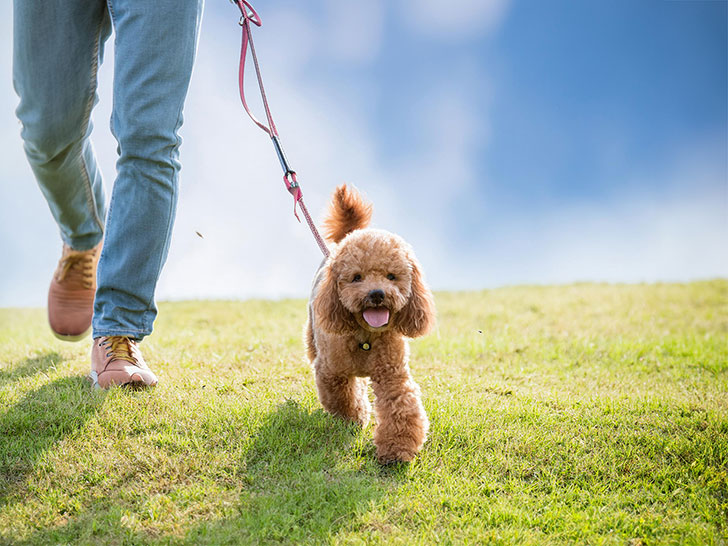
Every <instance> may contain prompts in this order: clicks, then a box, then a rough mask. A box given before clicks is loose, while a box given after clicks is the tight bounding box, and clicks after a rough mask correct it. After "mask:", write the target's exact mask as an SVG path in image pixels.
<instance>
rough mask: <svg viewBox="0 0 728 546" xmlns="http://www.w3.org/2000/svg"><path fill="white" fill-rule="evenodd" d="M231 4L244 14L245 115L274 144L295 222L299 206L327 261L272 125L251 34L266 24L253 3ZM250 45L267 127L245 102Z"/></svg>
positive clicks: (241, 78)
mask: <svg viewBox="0 0 728 546" xmlns="http://www.w3.org/2000/svg"><path fill="white" fill-rule="evenodd" d="M231 2H233V3H234V4H235V5H236V6H238V8H239V9H240V13H241V14H242V15H241V17H240V26H241V27H243V43H242V45H241V47H240V70H239V72H238V85H239V86H240V100H241V101H242V102H243V108H245V111H246V112H247V113H248V116H250V119H252V120H253V122H254V123H255V124H256V125H257V126H258V127H260V128H261V129H263V131H265V132H266V133H267V134H268V136H269V137H270V138H271V140H272V141H273V146H274V147H275V149H276V154H277V155H278V160H279V161H280V162H281V167H282V168H283V183H284V184H285V185H286V189H287V190H288V193H290V194H291V195H292V196H293V214H294V216H295V217H296V220H298V221H299V222H300V221H301V219H300V218H299V217H298V213H297V212H296V205H298V207H299V208H300V209H301V212H302V213H303V216H304V218H305V219H306V223H307V224H308V227H309V228H310V229H311V233H313V237H314V239H316V243H317V244H318V246H319V248H320V249H321V252H323V254H324V256H325V257H327V258H328V256H329V249H328V247H327V246H326V243H325V242H324V240H323V238H322V237H321V234H320V233H319V232H318V230H317V229H316V225H315V224H314V223H313V220H312V219H311V215H310V214H309V213H308V209H307V208H306V204H305V203H304V202H303V193H302V192H301V186H300V185H299V183H298V179H297V178H296V171H294V170H293V169H292V168H291V167H290V165H289V164H288V159H287V158H286V154H285V152H284V151H283V146H282V145H281V140H280V137H279V136H278V130H277V129H276V124H275V123H274V122H273V116H272V115H271V113H270V107H269V106H268V97H267V96H266V94H265V88H264V87H263V77H262V76H261V74H260V65H258V56H257V55H256V54H255V46H254V45H253V36H252V34H251V32H250V23H251V22H252V23H253V24H254V25H255V26H258V27H259V26H261V25H262V24H263V23H262V21H261V20H260V16H259V15H258V13H257V12H256V11H255V10H254V9H253V6H251V5H250V3H248V2H247V1H246V0H231ZM248 44H250V53H251V55H252V57H253V64H254V65H255V74H256V76H257V78H258V87H259V88H260V96H261V98H262V99H263V108H264V109H265V116H266V118H267V120H268V125H267V126H266V125H265V124H263V123H261V122H260V121H258V119H256V117H255V116H254V115H253V113H252V112H251V111H250V108H248V103H247V102H246V101H245V87H244V85H243V82H244V79H245V59H246V57H247V53H248Z"/></svg>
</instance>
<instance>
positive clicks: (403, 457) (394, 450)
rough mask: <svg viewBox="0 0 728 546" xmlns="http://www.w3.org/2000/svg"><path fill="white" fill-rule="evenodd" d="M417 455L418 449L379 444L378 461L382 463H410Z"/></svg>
mask: <svg viewBox="0 0 728 546" xmlns="http://www.w3.org/2000/svg"><path fill="white" fill-rule="evenodd" d="M415 455H417V452H416V451H412V450H410V449H404V448H402V447H400V446H377V461H378V462H379V464H381V465H391V464H396V463H408V462H410V461H411V460H412V459H414V458H415Z"/></svg>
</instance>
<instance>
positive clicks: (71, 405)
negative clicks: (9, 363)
mask: <svg viewBox="0 0 728 546" xmlns="http://www.w3.org/2000/svg"><path fill="white" fill-rule="evenodd" d="M59 359H60V357H58V355H57V354H55V353H49V354H47V355H44V356H41V357H37V358H33V359H29V360H27V361H26V362H25V363H23V364H21V365H20V366H18V367H16V368H15V369H13V370H12V371H10V372H9V373H10V374H12V376H13V377H21V376H24V375H31V374H32V373H33V372H34V371H38V370H40V369H44V367H46V368H47V367H49V366H51V365H52V364H54V363H55V362H57V361H58V360H59ZM89 391H90V389H89V388H88V385H87V383H86V380H85V379H84V378H81V377H64V378H60V379H57V380H55V381H53V382H51V383H48V384H45V385H43V386H41V387H39V388H37V389H35V390H32V391H30V392H28V393H27V394H26V395H25V396H24V397H23V398H22V399H21V400H20V401H18V402H17V403H16V404H14V405H13V406H11V407H9V408H8V409H7V410H5V411H3V412H2V413H1V414H0V508H1V507H3V506H5V505H6V504H9V503H11V502H16V501H20V499H21V498H22V496H23V494H24V492H25V491H26V489H27V478H28V476H29V475H30V474H31V473H32V472H33V470H34V469H35V467H36V466H37V464H38V461H39V460H40V459H41V457H42V456H43V454H44V453H46V452H47V451H48V450H50V449H52V448H53V446H54V445H55V444H57V443H58V442H59V441H61V440H62V439H63V438H65V437H67V436H69V435H71V434H74V433H75V432H77V431H78V430H80V429H81V428H82V427H83V426H84V425H85V424H86V422H87V421H88V420H89V419H90V418H91V417H92V416H93V415H94V413H95V412H96V410H97V408H98V407H99V406H100V405H101V404H102V403H103V399H104V398H103V395H102V394H99V393H94V392H89Z"/></svg>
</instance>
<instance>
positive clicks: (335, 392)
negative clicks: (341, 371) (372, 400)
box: [316, 369, 371, 427]
mask: <svg viewBox="0 0 728 546" xmlns="http://www.w3.org/2000/svg"><path fill="white" fill-rule="evenodd" d="M316 389H317V390H318V395H319V400H321V405H322V406H323V407H324V409H325V410H326V411H328V412H329V413H331V414H333V415H336V416H338V417H342V418H344V419H346V420H348V421H354V422H355V423H357V424H359V425H361V426H362V427H363V426H365V425H366V424H367V423H368V422H369V413H370V412H371V406H370V404H369V399H368V398H367V381H366V379H363V378H361V377H347V376H343V375H336V374H327V373H325V372H321V371H320V370H318V369H317V370H316Z"/></svg>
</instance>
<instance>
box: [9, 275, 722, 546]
mask: <svg viewBox="0 0 728 546" xmlns="http://www.w3.org/2000/svg"><path fill="white" fill-rule="evenodd" d="M437 304H438V310H439V317H440V318H439V327H438V331H437V332H436V333H434V334H432V335H431V336H429V337H427V338H424V339H421V340H416V341H414V342H413V344H412V370H413V373H414V375H415V378H416V379H417V380H418V382H419V383H420V385H421V387H422V391H423V400H424V404H425V408H426V410H427V412H428V414H429V416H430V419H431V432H430V438H429V440H428V442H427V444H426V445H425V448H424V450H423V452H422V453H421V454H420V456H419V457H418V458H417V459H416V460H415V462H413V463H411V464H409V465H400V466H394V467H381V466H379V465H378V464H377V463H376V462H375V459H374V449H373V447H372V444H371V428H368V429H366V430H363V431H361V430H358V429H356V427H353V426H350V425H347V424H345V423H342V422H340V421H338V420H335V419H334V418H332V417H330V416H329V415H327V414H325V413H323V412H322V411H321V409H320V407H319V405H318V402H317V399H316V395H315V390H314V386H313V381H312V375H311V372H310V370H309V367H308V364H307V362H306V361H305V359H304V353H303V347H302V342H301V337H302V336H301V331H302V325H303V321H304V316H305V307H306V306H305V302H304V301H281V302H268V301H248V302H181V303H166V304H162V305H161V306H160V308H161V309H160V316H159V319H158V321H157V324H156V330H155V334H154V335H153V336H152V337H151V338H149V339H148V340H147V341H145V342H144V343H143V345H142V348H143V350H144V352H145V356H146V358H147V361H148V362H150V364H151V365H152V367H153V369H154V370H155V371H156V372H157V373H158V375H159V376H160V379H161V383H160V385H159V387H158V388H156V389H155V390H152V391H148V392H125V391H123V390H119V389H113V390H111V391H109V392H97V391H93V390H91V389H89V388H88V387H87V385H86V383H85V382H84V379H83V376H84V374H85V373H86V371H87V369H88V365H89V361H88V352H89V350H90V345H89V342H88V340H87V341H85V342H82V343H80V344H67V343H62V342H59V341H56V340H55V339H54V338H52V337H51V335H50V334H49V331H48V328H47V325H46V323H45V315H44V311H43V310H36V309H31V310H28V309H21V310H18V309H1V310H0V543H10V544H99V543H102V544H103V543H107V544H259V543H317V544H318V543H332V544H365V543H366V544H368V543H374V544H376V543H388V544H389V543H391V544H434V543H437V544H478V543H492V544H516V543H517V544H573V543H580V544H619V545H627V544H629V545H632V546H636V545H651V544H726V543H728V474H727V472H728V281H724V280H719V281H710V282H699V283H692V284H660V285H649V286H647V285H638V286H633V285H629V286H611V285H593V284H581V285H574V286H563V287H515V288H504V289H499V290H492V291H483V292H477V293H442V294H438V295H437Z"/></svg>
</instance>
